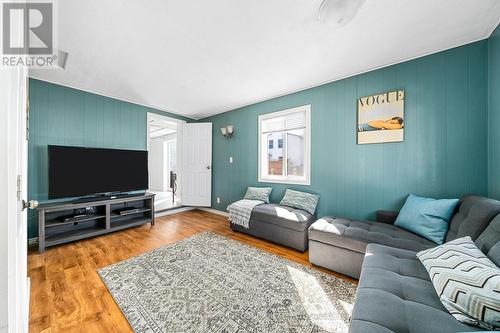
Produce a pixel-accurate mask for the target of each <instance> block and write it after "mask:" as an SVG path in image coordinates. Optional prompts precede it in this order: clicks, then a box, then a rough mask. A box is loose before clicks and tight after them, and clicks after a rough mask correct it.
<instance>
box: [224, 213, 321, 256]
mask: <svg viewBox="0 0 500 333" xmlns="http://www.w3.org/2000/svg"><path fill="white" fill-rule="evenodd" d="M314 221H316V215H315V214H310V213H308V212H306V211H304V210H301V209H297V208H291V207H287V206H281V205H278V204H273V203H270V204H262V205H258V206H255V208H254V209H253V210H252V215H251V216H250V222H249V228H248V229H247V228H244V227H242V226H240V225H237V224H234V223H231V222H230V227H231V229H232V230H233V231H239V232H242V233H245V234H249V235H252V236H254V237H258V238H262V239H265V240H269V241H272V242H275V243H278V244H282V245H285V246H288V247H291V248H293V249H296V250H299V251H301V252H304V251H305V250H307V247H308V237H307V230H308V228H309V227H310V226H311V224H312V223H313V222H314Z"/></svg>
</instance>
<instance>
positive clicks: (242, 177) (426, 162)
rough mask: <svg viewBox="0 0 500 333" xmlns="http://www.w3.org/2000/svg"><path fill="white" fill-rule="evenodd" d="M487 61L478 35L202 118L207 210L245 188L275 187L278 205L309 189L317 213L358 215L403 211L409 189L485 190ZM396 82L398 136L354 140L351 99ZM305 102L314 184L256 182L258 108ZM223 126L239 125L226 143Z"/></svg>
mask: <svg viewBox="0 0 500 333" xmlns="http://www.w3.org/2000/svg"><path fill="white" fill-rule="evenodd" d="M487 65H488V42H487V41H485V40H483V41H480V42H476V43H473V44H468V45H466V46H463V47H459V48H455V49H451V50H448V51H444V52H440V53H437V54H434V55H430V56H426V57H423V58H419V59H417V60H413V61H408V62H404V63H401V64H398V65H394V66H390V67H386V68H383V69H379V70H376V71H372V72H369V73H366V74H362V75H357V76H354V77H350V78H348V79H344V80H340V81H336V82H333V83H330V84H325V85H322V86H319V87H316V88H312V89H308V90H304V91H301V92H298V93H294V94H290V95H287V96H284V97H280V98H275V99H272V100H268V101H265V102H261V103H258V104H254V105H250V106H246V107H243V108H240V109H236V110H233V111H230V112H226V113H223V114H219V115H216V116H213V117H209V118H206V119H203V120H202V121H211V122H213V124H214V126H213V190H212V195H213V203H212V206H213V208H216V209H219V210H225V208H226V207H227V205H228V204H230V203H231V202H233V201H236V200H239V199H241V198H242V197H243V195H244V193H245V190H246V187H247V186H251V185H271V186H273V188H274V190H273V193H272V197H271V199H272V201H274V202H277V201H279V200H280V199H281V197H282V195H283V191H284V189H285V188H287V187H289V188H295V189H302V190H306V191H311V192H315V193H318V194H320V195H321V199H320V203H319V208H318V209H319V210H318V213H319V215H320V216H321V215H326V214H339V215H344V216H351V217H357V218H373V217H374V213H375V211H376V210H377V209H395V208H399V207H400V206H401V205H402V203H403V202H404V199H405V197H406V196H407V195H408V194H409V193H416V194H418V195H425V196H431V197H459V196H461V195H462V194H464V193H469V192H473V193H477V194H481V195H486V194H487V192H488V179H487V155H488V154H487V142H488V139H487V95H488V94H487V69H488V66H487ZM399 88H402V89H405V90H406V105H405V125H406V126H405V140H404V142H402V143H387V144H371V145H357V144H356V100H357V98H358V97H361V96H366V95H370V94H374V93H379V92H384V91H387V90H392V89H399ZM305 104H311V109H312V110H311V117H312V172H311V186H286V185H277V184H265V183H258V182H257V117H258V115H260V114H264V113H269V112H274V111H278V110H283V109H287V108H291V107H294V106H299V105H305ZM228 124H233V125H234V126H235V132H236V135H235V136H234V137H233V138H232V139H230V140H226V139H224V138H223V137H222V135H221V134H220V128H221V127H223V126H226V125H228ZM229 156H233V157H234V163H233V164H229V163H228V159H229ZM216 197H221V200H222V202H221V203H220V204H217V203H216V202H215V200H216Z"/></svg>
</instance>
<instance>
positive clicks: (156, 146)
mask: <svg viewBox="0 0 500 333" xmlns="http://www.w3.org/2000/svg"><path fill="white" fill-rule="evenodd" d="M183 123H184V121H180V120H177V119H174V118H170V117H166V116H162V115H158V114H155V113H148V151H149V154H148V158H149V190H148V191H149V192H151V193H154V194H156V196H155V211H156V212H162V211H166V210H169V209H173V208H178V207H181V206H182V203H181V195H180V194H181V188H180V172H181V170H180V163H179V161H180V155H181V152H180V147H181V145H180V140H181V131H182V124H183Z"/></svg>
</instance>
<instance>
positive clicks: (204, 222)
mask: <svg viewBox="0 0 500 333" xmlns="http://www.w3.org/2000/svg"><path fill="white" fill-rule="evenodd" d="M156 222H157V223H156V225H154V226H151V225H149V224H147V225H143V226H140V227H136V228H132V229H128V230H123V231H118V232H115V233H112V234H108V235H103V236H98V237H94V238H91V239H87V240H82V241H78V242H74V243H69V244H65V245H60V246H55V247H51V248H48V249H47V251H45V252H44V253H42V254H39V253H38V252H36V249H35V248H31V249H30V251H29V255H28V275H29V277H30V278H31V300H30V332H32V333H33V332H133V331H132V328H131V327H130V325H129V324H128V322H127V320H126V319H125V317H124V316H123V314H122V312H121V311H120V308H119V307H118V305H116V303H115V301H114V300H113V297H112V296H111V294H110V293H109V292H108V290H107V288H106V286H105V285H104V283H103V282H102V280H101V278H100V277H99V275H98V274H97V272H96V270H97V269H98V268H101V267H104V266H107V265H110V264H112V263H116V262H119V261H121V260H124V259H127V258H129V257H131V256H135V255H138V254H141V253H144V252H147V251H151V250H153V249H155V248H158V247H160V246H163V245H167V244H170V243H173V242H175V241H177V240H180V239H183V238H186V237H189V236H191V235H193V234H196V233H199V232H203V231H209V230H211V231H214V232H217V233H219V234H222V235H225V236H228V237H230V238H233V239H236V240H239V241H241V242H244V243H247V244H250V245H253V246H255V247H258V248H260V249H263V250H265V251H268V252H272V253H275V254H277V255H280V256H282V257H285V258H288V259H290V260H293V261H296V262H299V263H301V264H304V265H306V266H312V265H311V264H310V263H309V262H308V260H307V259H308V253H307V252H305V253H301V252H298V251H295V250H292V249H289V248H286V247H283V246H280V245H278V244H274V243H271V242H267V241H264V240H260V239H257V238H255V237H252V236H248V235H245V234H242V233H238V232H233V231H231V229H230V228H229V224H228V222H227V218H226V217H224V216H219V215H215V214H212V213H208V212H204V211H200V210H193V211H188V212H183V213H178V214H174V215H168V216H164V217H159V218H157V219H156ZM315 268H316V269H318V270H321V271H324V272H327V273H329V274H333V275H336V276H338V277H341V278H343V279H346V280H349V281H351V282H354V283H356V281H355V280H353V279H350V278H348V277H346V276H343V275H340V274H336V273H334V272H331V271H329V270H326V269H322V268H319V267H315Z"/></svg>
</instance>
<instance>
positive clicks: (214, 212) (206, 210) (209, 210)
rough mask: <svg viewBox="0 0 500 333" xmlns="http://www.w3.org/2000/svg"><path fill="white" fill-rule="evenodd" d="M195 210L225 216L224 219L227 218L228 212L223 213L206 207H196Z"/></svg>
mask: <svg viewBox="0 0 500 333" xmlns="http://www.w3.org/2000/svg"><path fill="white" fill-rule="evenodd" d="M196 209H199V210H202V211H204V212H209V213H212V214H217V215H221V216H225V217H228V216H229V213H228V212H223V211H222V210H218V209H213V208H207V207H196Z"/></svg>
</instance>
